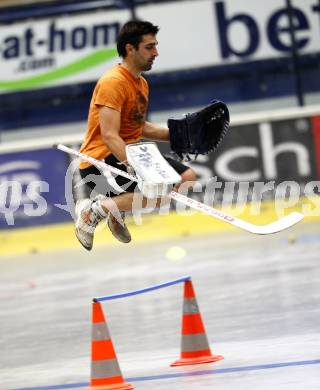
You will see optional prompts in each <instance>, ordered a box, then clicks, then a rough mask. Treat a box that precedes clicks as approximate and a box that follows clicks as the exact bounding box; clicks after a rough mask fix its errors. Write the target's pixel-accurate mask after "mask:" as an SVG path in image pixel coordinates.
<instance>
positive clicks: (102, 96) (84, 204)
mask: <svg viewBox="0 0 320 390" xmlns="http://www.w3.org/2000/svg"><path fill="white" fill-rule="evenodd" d="M158 31H159V28H158V26H154V25H153V24H152V23H150V22H145V21H130V22H128V23H126V24H125V25H124V26H123V27H122V29H121V31H120V33H119V36H118V39H117V50H118V54H119V56H120V57H122V62H121V63H120V64H118V65H116V66H114V67H113V68H112V69H110V70H109V71H107V72H106V73H105V74H104V75H103V76H102V77H101V78H100V79H99V81H98V82H97V84H96V86H95V89H94V91H93V96H92V99H91V103H90V108H89V116H88V127H87V132H86V136H85V139H84V142H83V144H82V146H81V150H80V152H82V153H84V154H86V155H89V156H91V157H94V158H96V159H97V160H104V161H105V162H106V163H107V164H108V165H111V166H114V167H117V168H119V169H121V170H123V171H129V172H130V167H129V164H128V162H127V156H126V151H125V148H126V145H127V144H132V143H136V142H139V141H140V140H141V138H146V139H149V140H154V141H169V129H168V128H166V127H161V126H159V125H156V124H153V123H150V122H147V121H146V112H147V106H148V97H149V87H148V83H147V81H146V80H145V78H144V77H143V76H142V75H141V74H142V72H145V71H148V70H150V69H151V68H152V65H153V63H154V61H155V59H156V57H157V56H158V50H157V45H158V41H157V38H156V36H157V33H158ZM166 160H167V161H168V162H169V164H170V165H171V166H172V167H173V168H174V169H175V170H176V171H177V172H178V174H180V175H181V180H182V182H186V181H190V182H194V181H195V180H196V174H195V172H194V171H193V170H192V169H191V168H189V167H187V166H185V165H183V164H181V163H180V162H177V161H175V160H174V159H171V158H168V157H166ZM80 175H81V177H82V179H83V180H84V181H85V182H86V185H87V186H88V187H89V188H90V190H91V191H95V193H96V194H97V193H100V196H96V197H93V196H91V197H90V198H88V199H81V200H79V201H78V202H77V204H76V210H75V211H76V216H77V220H76V236H77V238H78V240H79V241H80V243H81V244H82V245H83V246H84V247H85V248H86V249H87V250H91V249H92V245H93V238H94V230H95V228H96V226H97V224H98V223H99V222H100V221H101V220H103V219H107V221H108V226H109V228H110V230H111V232H112V233H113V235H114V236H115V237H116V238H117V239H118V240H119V241H121V242H124V243H128V242H130V241H131V236H130V232H129V230H128V228H127V227H126V225H125V222H124V215H125V214H124V213H125V212H126V211H131V210H132V201H133V196H134V191H135V188H136V185H137V183H135V182H130V181H129V180H128V179H126V178H123V177H120V176H118V177H116V179H115V180H116V182H117V184H118V185H120V186H121V187H123V188H124V189H125V191H126V192H125V193H122V194H120V195H118V194H117V193H115V192H110V191H109V193H108V191H107V188H108V187H109V188H110V186H108V182H107V180H106V179H105V178H104V177H103V176H102V175H101V172H100V171H99V170H98V169H97V168H96V167H94V166H93V165H90V164H89V163H88V162H82V163H81V164H80ZM92 178H96V179H95V180H92ZM101 180H103V182H102V185H101ZM97 183H99V185H97ZM103 183H104V184H105V185H104V184H103ZM101 195H104V196H101ZM159 203H160V199H159ZM146 205H147V199H146V198H143V200H142V207H146ZM119 212H120V214H121V218H119Z"/></svg>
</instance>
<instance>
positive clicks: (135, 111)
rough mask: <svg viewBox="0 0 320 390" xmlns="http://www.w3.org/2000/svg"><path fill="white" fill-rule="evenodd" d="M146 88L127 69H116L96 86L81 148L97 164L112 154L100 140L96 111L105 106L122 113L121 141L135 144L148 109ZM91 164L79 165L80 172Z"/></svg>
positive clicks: (144, 84) (142, 81)
mask: <svg viewBox="0 0 320 390" xmlns="http://www.w3.org/2000/svg"><path fill="white" fill-rule="evenodd" d="M148 96H149V87H148V83H147V81H146V79H145V78H144V77H142V76H140V77H138V78H135V77H134V76H133V75H132V74H131V73H130V72H129V71H128V70H127V69H126V68H124V67H123V66H121V65H120V64H119V65H116V66H114V67H113V68H112V69H110V70H109V71H108V72H106V73H105V74H104V75H103V76H102V77H101V78H100V79H99V81H98V82H97V85H96V87H95V89H94V91H93V96H92V99H91V103H90V108H89V116H88V126H87V133H86V135H85V139H84V141H83V144H82V146H81V148H80V152H81V153H85V154H87V155H89V156H91V157H94V158H96V159H97V160H103V159H105V158H106V157H107V156H108V155H110V154H111V152H110V150H109V148H108V147H107V145H106V144H105V143H104V142H103V140H102V136H101V127H100V124H99V108H100V107H101V106H106V107H110V108H113V109H115V110H117V111H119V112H120V113H121V121H120V133H119V135H120V137H121V138H122V139H123V140H124V142H125V143H126V144H130V143H133V142H138V141H139V140H140V138H141V135H142V129H143V126H144V123H145V118H146V111H147V106H148ZM89 165H90V164H89V163H87V162H81V164H80V168H86V167H88V166H89Z"/></svg>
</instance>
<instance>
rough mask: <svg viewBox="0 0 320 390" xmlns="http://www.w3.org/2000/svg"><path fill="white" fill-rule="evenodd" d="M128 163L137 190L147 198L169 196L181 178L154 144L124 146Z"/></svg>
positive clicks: (141, 143)
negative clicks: (132, 170) (136, 182)
mask: <svg viewBox="0 0 320 390" xmlns="http://www.w3.org/2000/svg"><path fill="white" fill-rule="evenodd" d="M126 154H127V160H128V163H129V164H130V165H131V166H132V168H133V169H134V170H135V172H136V175H137V178H138V188H139V190H140V191H141V193H142V194H143V195H144V196H145V197H147V198H151V199H152V198H158V197H160V196H165V195H169V193H170V192H171V190H172V188H173V186H174V185H175V184H177V183H180V182H181V176H180V175H179V174H178V173H177V172H176V171H175V170H174V169H173V168H172V166H171V165H170V164H169V163H168V161H167V160H165V159H164V157H163V156H162V154H161V153H160V151H159V149H158V146H157V145H156V144H155V143H154V142H139V143H135V144H129V145H127V146H126Z"/></svg>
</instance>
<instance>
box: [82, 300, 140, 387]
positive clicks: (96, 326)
mask: <svg viewBox="0 0 320 390" xmlns="http://www.w3.org/2000/svg"><path fill="white" fill-rule="evenodd" d="M88 389H92V390H130V389H134V387H133V386H132V385H131V384H129V383H126V382H125V381H124V380H123V377H122V374H121V370H120V366H119V363H118V360H117V356H116V353H115V350H114V347H113V343H112V340H111V337H110V333H109V329H108V326H107V323H106V320H105V318H104V314H103V311H102V307H101V304H100V302H93V304H92V343H91V381H90V387H89V388H88Z"/></svg>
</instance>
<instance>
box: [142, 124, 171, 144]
mask: <svg viewBox="0 0 320 390" xmlns="http://www.w3.org/2000/svg"><path fill="white" fill-rule="evenodd" d="M142 137H143V138H146V139H150V140H153V141H169V129H168V128H167V127H163V126H160V125H157V124H155V123H151V122H145V124H144V128H143V130H142Z"/></svg>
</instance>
